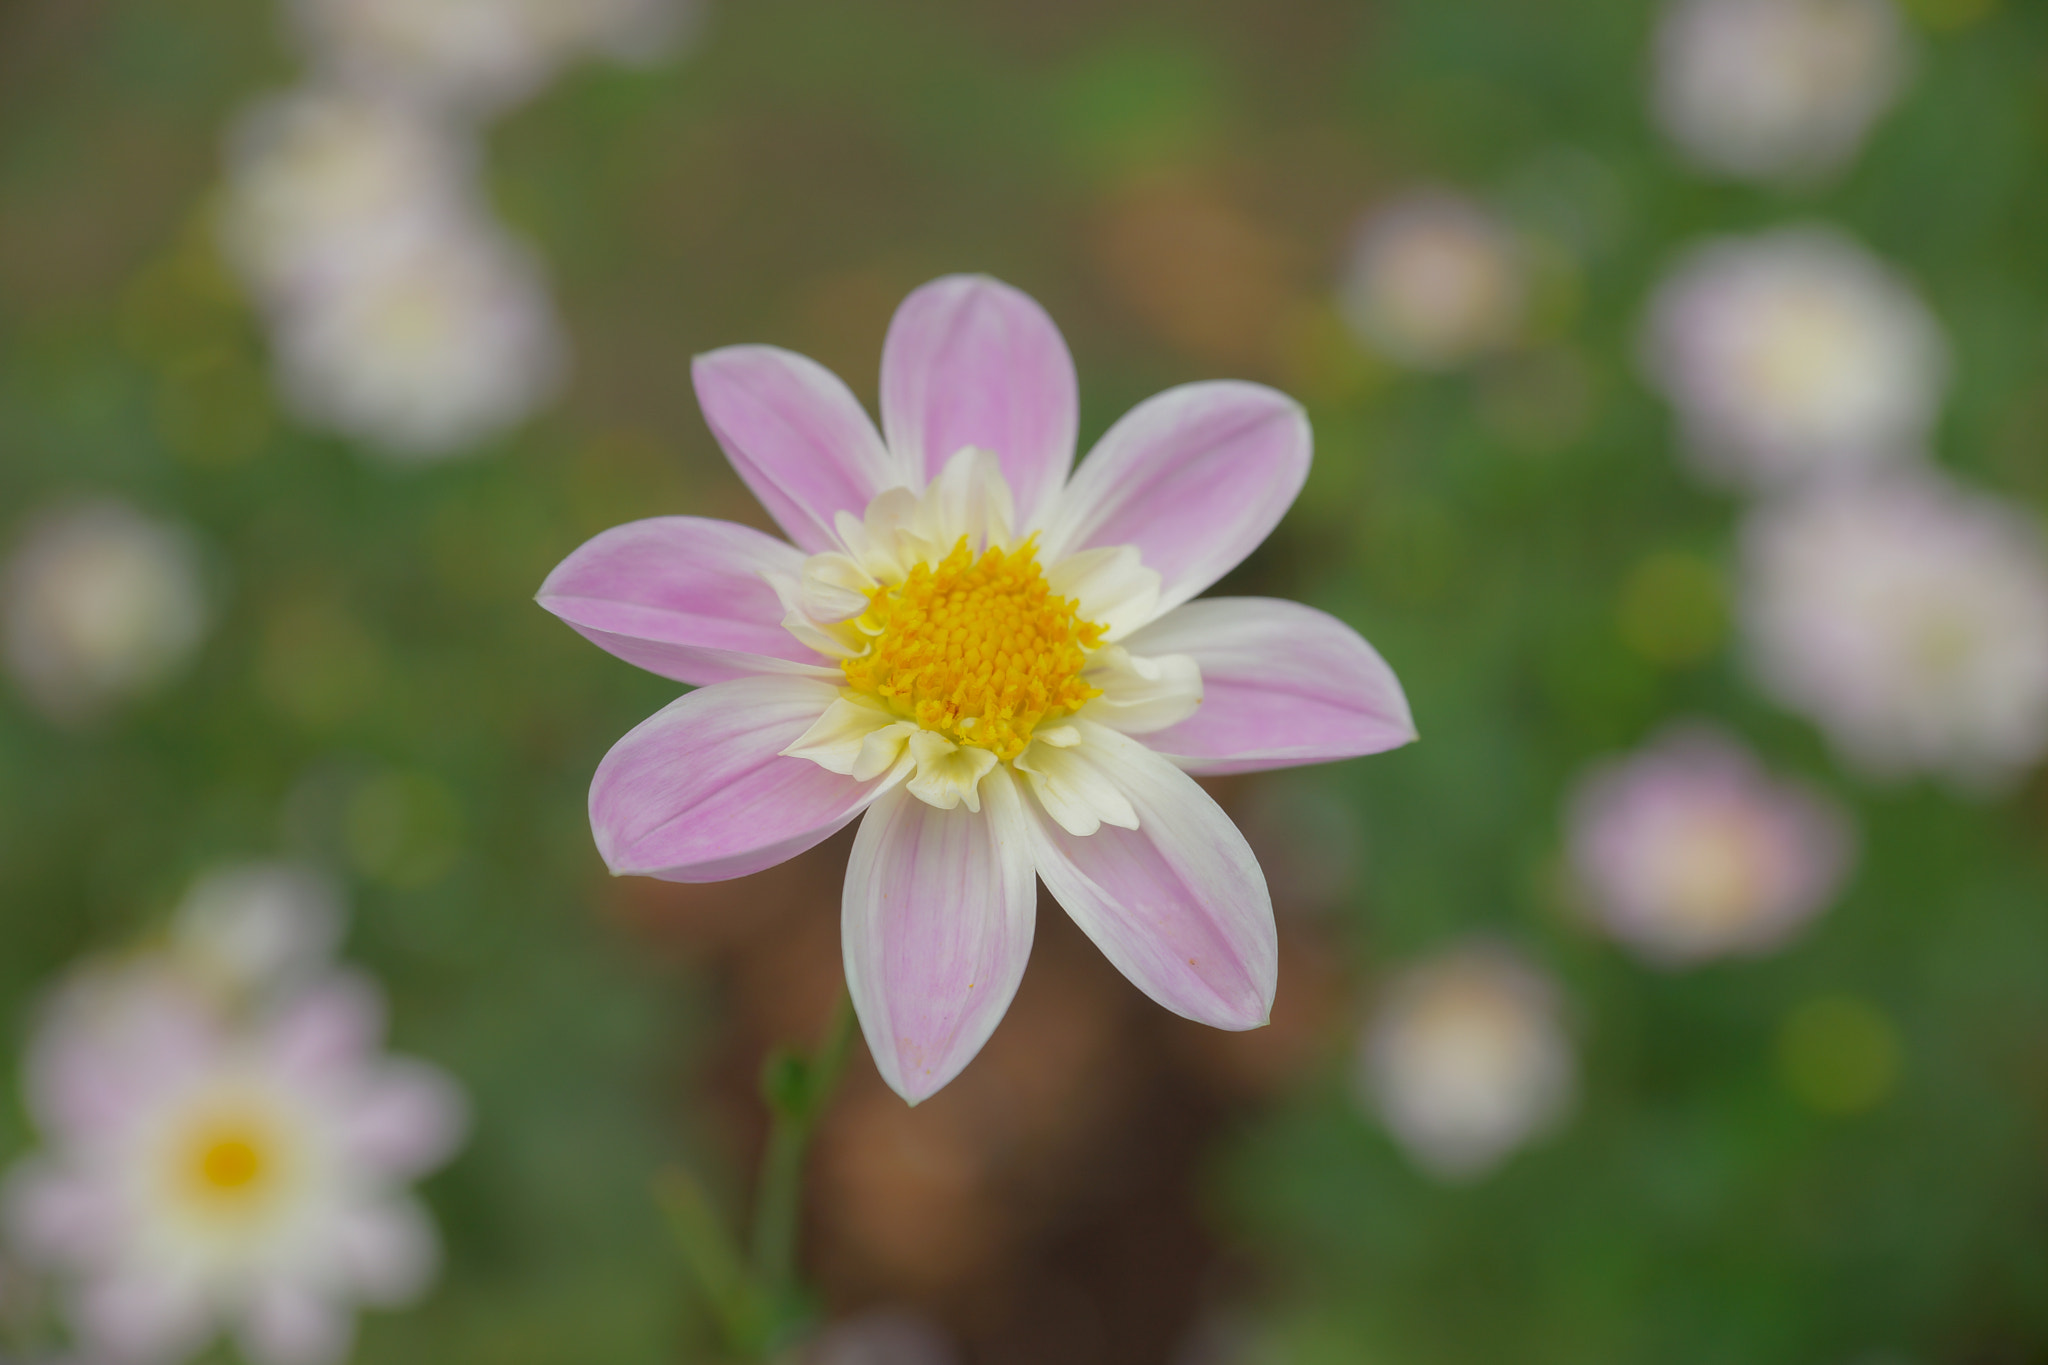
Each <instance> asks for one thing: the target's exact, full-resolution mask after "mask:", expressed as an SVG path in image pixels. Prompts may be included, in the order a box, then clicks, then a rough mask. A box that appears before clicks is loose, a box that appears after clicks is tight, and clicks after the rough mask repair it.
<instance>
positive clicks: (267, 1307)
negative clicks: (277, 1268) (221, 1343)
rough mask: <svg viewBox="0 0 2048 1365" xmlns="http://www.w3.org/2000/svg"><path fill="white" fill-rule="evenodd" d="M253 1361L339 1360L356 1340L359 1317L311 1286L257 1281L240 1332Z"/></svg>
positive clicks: (324, 1364) (270, 1364) (323, 1363)
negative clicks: (356, 1319)
mask: <svg viewBox="0 0 2048 1365" xmlns="http://www.w3.org/2000/svg"><path fill="white" fill-rule="evenodd" d="M236 1335H237V1336H238V1337H239V1338H240V1340H241V1344H242V1349H243V1351H244V1352H246V1353H247V1354H248V1357H249V1360H250V1362H251V1365H333V1363H334V1362H335V1361H338V1360H340V1359H342V1358H343V1357H344V1356H346V1355H347V1354H348V1350H349V1347H350V1345H351V1344H353V1342H354V1340H355V1319H354V1317H353V1316H351V1315H350V1314H349V1313H348V1312H347V1311H346V1310H344V1309H343V1308H342V1307H341V1306H340V1305H338V1304H336V1303H333V1302H332V1301H330V1300H329V1299H327V1298H326V1297H324V1296H323V1295H321V1294H320V1293H319V1292H318V1291H316V1290H315V1289H313V1288H312V1287H311V1286H310V1285H303V1284H295V1283H293V1282H291V1281H289V1280H279V1279H273V1280H268V1281H265V1282H263V1283H261V1284H259V1285H257V1286H256V1289H255V1292H254V1293H252V1294H251V1295H250V1296H249V1305H248V1307H247V1309H246V1310H244V1314H243V1318H242V1325H241V1330H240V1331H239V1332H238V1333H237V1334H236Z"/></svg>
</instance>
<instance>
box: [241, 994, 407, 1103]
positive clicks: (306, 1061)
mask: <svg viewBox="0 0 2048 1365" xmlns="http://www.w3.org/2000/svg"><path fill="white" fill-rule="evenodd" d="M383 1038H384V994H383V992H382V991H381V990H379V989H378V986H377V983H376V982H374V981H372V980H371V979H370V978H369V977H367V976H364V975H362V974H361V973H358V972H350V971H338V972H335V973H333V974H331V975H330V976H328V977H326V978H325V979H323V980H322V981H321V982H320V983H319V984H317V985H315V986H312V987H310V988H309V989H307V990H304V991H301V992H300V993H299V994H298V995H296V996H294V997H293V998H292V999H291V1000H290V1001H289V1002H288V1003H287V1004H286V1005H285V1006H284V1008H283V1009H281V1010H280V1011H279V1012H278V1015H277V1017H276V1019H275V1020H274V1021H272V1024H271V1029H270V1035H269V1038H268V1039H267V1048H266V1050H267V1052H268V1053H269V1056H270V1058H271V1060H272V1062H273V1063H275V1065H276V1066H277V1067H278V1069H279V1070H280V1071H282V1072H283V1073H284V1074H285V1075H287V1076H290V1077H292V1078H293V1079H295V1080H298V1081H301V1082H305V1083H309V1084H319V1083H322V1082H331V1081H337V1080H340V1081H348V1080H352V1078H353V1077H352V1073H354V1072H355V1070H356V1069H357V1068H359V1067H360V1066H362V1065H363V1064H364V1063H365V1062H366V1061H368V1060H369V1058H370V1057H371V1055H372V1054H374V1053H375V1052H376V1051H377V1049H378V1046H379V1045H380V1044H381V1043H382V1041H383Z"/></svg>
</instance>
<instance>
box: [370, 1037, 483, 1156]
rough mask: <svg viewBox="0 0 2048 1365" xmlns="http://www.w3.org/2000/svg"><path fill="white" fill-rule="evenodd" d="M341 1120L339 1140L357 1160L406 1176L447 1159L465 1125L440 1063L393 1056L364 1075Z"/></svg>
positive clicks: (465, 1115) (456, 1089)
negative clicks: (434, 1063)
mask: <svg viewBox="0 0 2048 1365" xmlns="http://www.w3.org/2000/svg"><path fill="white" fill-rule="evenodd" d="M341 1122H342V1134H341V1140H342V1143H343V1145H344V1146H345V1147H346V1148H347V1149H348V1151H349V1153H350V1155H351V1156H352V1157H354V1158H355V1159H356V1160H357V1161H360V1162H362V1163H363V1164H365V1165H366V1166H369V1167H370V1168H372V1169H374V1170H377V1171H382V1172H385V1173H387V1174H391V1175H397V1176H406V1177H411V1176H416V1175H419V1174H420V1173H421V1172H423V1171H430V1170H432V1169H433V1168H434V1167H436V1166H438V1165H440V1164H441V1163H442V1162H443V1161H445V1160H447V1159H448V1156H449V1154H450V1153H452V1152H453V1151H454V1150H455V1148H456V1146H457V1144H459V1143H460V1142H461V1140H462V1135H463V1132H464V1130H465V1129H466V1128H467V1127H468V1126H469V1106H468V1105H467V1104H466V1103H465V1102H464V1100H463V1096H462V1089H461V1087H460V1086H458V1085H456V1084H455V1082H454V1081H453V1080H451V1079H449V1077H448V1075H447V1073H446V1072H444V1071H442V1070H441V1069H440V1068H439V1067H436V1066H429V1065H428V1064H427V1063H425V1062H416V1061H411V1060H409V1059H406V1058H393V1059H386V1060H384V1061H382V1062H380V1063H379V1064H378V1066H377V1069H376V1070H375V1071H373V1072H371V1073H370V1074H369V1075H368V1076H367V1077H365V1079H364V1081H363V1083H362V1085H361V1088H360V1089H359V1090H358V1092H357V1093H356V1094H355V1095H354V1096H352V1097H351V1103H350V1105H349V1109H348V1112H347V1113H346V1114H343V1115H342V1116H341Z"/></svg>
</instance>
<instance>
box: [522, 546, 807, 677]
mask: <svg viewBox="0 0 2048 1365" xmlns="http://www.w3.org/2000/svg"><path fill="white" fill-rule="evenodd" d="M803 567H804V555H803V552H802V551H800V550H798V549H797V548H796V547H795V546H793V545H789V544H787V543H785V542H783V541H780V540H777V539H775V537H773V536H767V535H763V534H761V532H759V531H756V530H754V529H753V528H752V527H748V526H739V525H735V524H734V523H732V522H729V521H710V520H707V519H705V518H703V517H652V518H649V519H648V520H646V521H634V522H628V523H627V524H626V525H624V526H614V527H613V528H612V529H611V530H609V531H606V532H605V533H604V534H603V535H600V536H597V537H595V538H593V539H591V540H587V541H585V542H584V543H583V544H582V545H581V546H580V547H579V548H578V549H577V550H576V552H575V553H574V554H572V555H570V556H569V557H568V558H567V559H565V560H563V561H562V562H561V563H560V564H559V565H557V566H556V567H555V571H554V572H553V573H551V574H549V575H548V579H547V582H545V583H543V584H541V588H540V596H539V601H540V604H541V605H542V606H543V607H546V608H547V609H548V610H549V611H551V612H553V613H554V614H555V615H557V616H559V617H561V618H562V619H563V620H564V621H567V622H568V623H569V625H570V626H571V627H573V628H574V629H575V630H576V632H577V633H578V634H579V635H581V636H583V638H584V639H586V640H589V641H590V642H591V643H592V644H595V645H596V646H598V647H599V648H600V649H605V650H609V651H610V652H611V653H613V654H616V655H618V656H619V657H620V658H621V659H624V660H625V661H626V662H627V663H630V664H638V665H639V666H640V667H642V668H644V669H647V670H648V671H649V672H651V673H659V674H660V675H661V676H662V677H664V678H674V679H675V680H676V681H677V682H686V683H690V684H692V685H702V684H704V683H715V682H725V681H727V680H728V679H731V678H742V677H748V676H750V675H752V674H755V673H776V672H788V671H790V668H791V665H815V664H817V663H818V662H819V658H818V655H817V654H816V653H814V652H813V651H811V650H810V649H807V648H805V647H804V646H803V645H801V644H798V643H797V641H796V637H794V636H792V635H791V634H790V633H789V632H788V631H786V630H784V629H783V628H782V616H783V608H782V604H781V602H780V601H779V600H778V599H777V598H776V596H775V590H774V589H773V588H771V587H769V586H768V581H767V579H765V578H764V577H762V575H763V574H766V573H783V574H788V575H789V576H790V577H791V578H795V577H797V576H798V575H800V574H802V573H803Z"/></svg>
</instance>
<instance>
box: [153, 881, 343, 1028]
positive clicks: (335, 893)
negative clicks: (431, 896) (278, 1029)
mask: <svg viewBox="0 0 2048 1365" xmlns="http://www.w3.org/2000/svg"><path fill="white" fill-rule="evenodd" d="M341 930H342V907H341V894H340V892H339V890H338V889H337V888H336V887H335V885H334V883H333V882H331V881H329V880H328V879H327V878H325V877H323V876H321V875H320V874H319V873H317V872H315V871H313V870H312V869H311V868H307V867H301V866H299V865H298V864H296V863H287V862H254V863H237V864H233V865H230V866H227V867H221V868H217V869H215V870H213V871H212V872H209V873H207V874H206V875H205V876H203V877H201V878H200V879H199V880H198V881H196V882H194V883H193V884H192V889H191V890H190V891H188V892H187V893H186V894H185V899H184V901H183V902H182V903H180V905H179V906H178V912H177V915H176V917H175V919H174V920H173V921H172V925H171V946H172V949H173V951H174V952H175V953H176V955H177V957H178V958H179V959H180V961H181V962H183V963H185V964H189V966H190V968H191V969H192V970H194V971H196V972H198V973H199V974H200V975H201V976H202V977H204V978H205V979H206V980H207V981H209V982H211V983H214V984H217V985H219V986H220V987H222V988H223V989H225V990H227V991H228V992H230V993H232V994H233V995H235V996H237V997H242V998H261V997H264V996H267V995H271V994H274V993H276V992H279V991H285V990H289V989H291V988H292V987H294V986H296V985H298V984H300V983H303V982H304V981H306V980H309V979H310V978H312V977H313V976H315V975H316V974H318V973H320V972H322V971H324V970H325V969H326V968H327V967H328V966H329V965H330V963H331V962H332V961H333V958H334V950H335V948H336V946H337V945H338V944H339V943H340V942H341Z"/></svg>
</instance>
